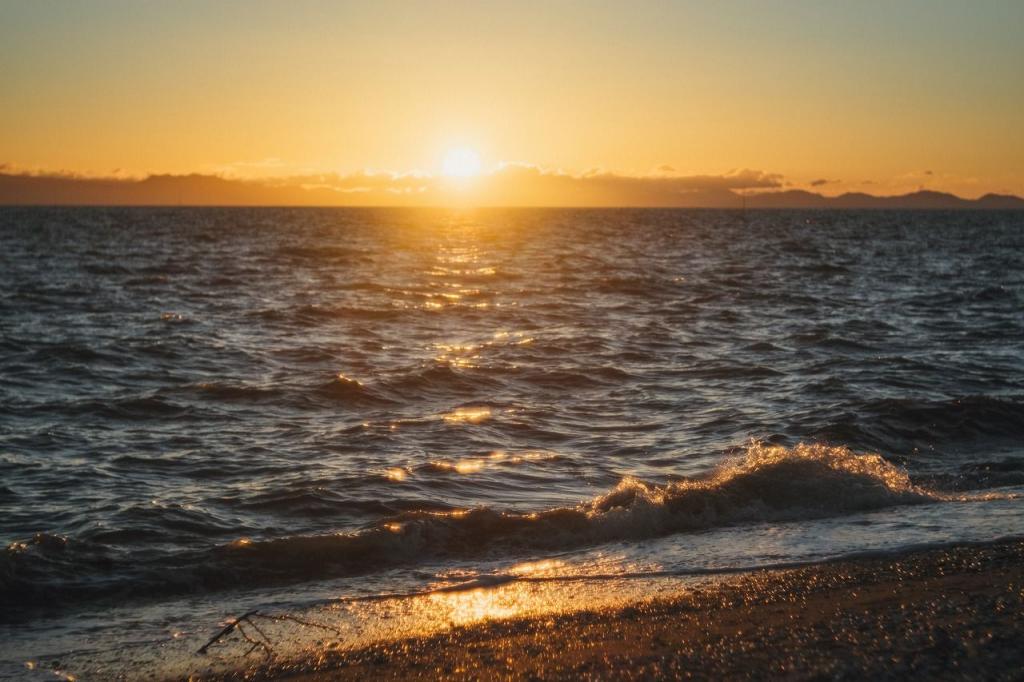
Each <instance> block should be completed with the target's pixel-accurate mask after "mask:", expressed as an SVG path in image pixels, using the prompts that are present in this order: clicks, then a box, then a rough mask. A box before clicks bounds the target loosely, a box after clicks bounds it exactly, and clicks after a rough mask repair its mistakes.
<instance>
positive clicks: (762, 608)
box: [246, 540, 1024, 682]
mask: <svg viewBox="0 0 1024 682" xmlns="http://www.w3.org/2000/svg"><path fill="white" fill-rule="evenodd" d="M1022 602H1024V542H1022V541H1019V540H1018V541H1006V542H1000V543H994V544H988V545H978V546H959V547H951V548H944V549H931V550H924V551H920V552H915V553H911V554H904V555H900V556H898V557H885V558H864V559H856V560H850V561H844V562H836V563H829V564H819V565H815V566H809V567H805V568H799V569H792V570H785V571H764V572H757V573H752V574H747V575H744V576H740V577H734V578H731V579H728V580H726V581H725V582H723V583H720V584H716V585H714V586H710V587H706V588H702V589H700V590H696V591H693V592H688V593H685V594H681V595H680V596H678V597H676V598H672V599H662V600H656V601H649V602H644V603H638V604H635V605H633V606H630V607H627V608H624V609H614V610H607V611H580V612H577V613H572V614H564V615H558V616H553V617H549V618H534V619H523V620H514V621H504V622H492V623H486V624H482V625H476V626H471V627H463V628H455V629H452V630H450V631H447V632H445V633H443V634H438V635H434V636H430V637H423V638H415V639H407V640H401V641H394V642H385V643H380V644H376V645H373V646H369V647H366V648H363V649H359V650H349V651H344V650H333V651H329V652H328V653H325V654H323V655H318V656H316V657H315V659H309V660H305V661H292V662H290V663H288V664H283V663H278V664H275V665H273V666H272V667H269V668H264V669H263V670H261V671H259V672H258V673H256V674H255V676H254V673H253V672H252V671H249V672H248V673H247V674H246V679H290V680H296V681H301V682H323V681H326V680H367V679H385V680H404V679H431V678H446V679H488V680H489V679H657V678H690V677H693V678H698V679H723V678H724V679H747V678H755V679H763V678H787V679H862V678H876V679H877V678H882V679H886V678H887V679H935V678H945V679H954V678H955V679H964V678H968V679H1022V678H1024V610H1022V607H1024V603H1022Z"/></svg>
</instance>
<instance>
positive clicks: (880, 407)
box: [814, 396, 1024, 453]
mask: <svg viewBox="0 0 1024 682" xmlns="http://www.w3.org/2000/svg"><path fill="white" fill-rule="evenodd" d="M814 435H815V437H817V438H820V439H825V440H827V441H830V442H841V443H850V444H855V445H856V446H857V447H864V448H868V449H872V450H880V451H882V452H886V453H909V452H914V451H915V450H929V451H934V450H935V449H936V448H939V449H947V448H955V449H956V450H958V451H962V450H963V449H965V448H967V449H971V448H974V449H976V448H983V449H984V450H991V449H992V448H993V446H994V445H996V444H997V443H998V442H999V441H1006V442H1009V443H1019V442H1020V440H1021V439H1024V401H1021V400H1019V399H1016V398H1012V397H1005V398H993V397H988V396H969V397H965V398H959V399H956V400H942V401H925V400H877V401H871V402H867V403H864V404H862V405H859V406H858V407H857V409H856V410H855V411H853V412H850V413H848V414H845V415H843V416H841V417H840V418H838V419H834V420H832V421H831V422H830V423H828V424H827V425H826V426H824V427H823V428H820V429H818V430H817V431H816V432H815V434H814Z"/></svg>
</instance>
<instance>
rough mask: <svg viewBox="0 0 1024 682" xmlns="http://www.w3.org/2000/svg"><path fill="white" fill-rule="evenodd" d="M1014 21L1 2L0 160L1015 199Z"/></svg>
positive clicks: (147, 169)
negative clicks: (533, 171) (461, 174)
mask: <svg viewBox="0 0 1024 682" xmlns="http://www.w3.org/2000/svg"><path fill="white" fill-rule="evenodd" d="M1022 28H1024V3H1021V2H1018V1H1016V0H1013V1H1006V2H1000V1H997V0H986V1H984V2H978V3H965V2H944V1H943V0H906V1H904V2H900V3H889V2H880V1H876V0H863V1H862V2H858V3H829V2H811V1H807V2H797V1H795V0H790V1H782V2H778V3H765V2H754V1H752V0H751V1H749V2H744V1H739V0H732V1H727V2H722V3H703V2H700V3H698V2H691V3H687V2H676V3H667V2H630V3H624V2H622V3H616V2H600V3H599V2H566V1H559V0H556V1H553V2H545V3H539V2H538V3H531V2H520V3H499V2H494V3H484V2H449V3H443V4H442V3H419V2H411V1H409V2H387V1H382V2H375V3H343V2H312V1H298V2H290V3H277V2H265V3H264V2H255V1H254V2H227V1H224V2H205V1H204V2H199V1H193V0H183V1H182V2H175V3H139V2H128V1H125V2H118V1H114V0H108V1H105V2H89V1H87V0H82V1H81V2H76V3H57V2H53V3H51V2H38V3H36V2H24V3H5V4H4V5H3V7H2V8H0V64H2V66H3V68H2V69H0V93H2V94H3V101H4V106H2V107H0V164H3V165H4V169H3V170H4V172H7V173H20V172H40V171H45V172H69V173H75V174H84V175H88V176H99V177H142V176H146V175H148V174H153V173H175V174H184V173H203V174H215V175H221V176H225V177H231V178H247V179H254V178H289V179H294V178H306V179H308V178H315V177H317V176H324V175H325V174H327V176H329V177H332V178H334V177H342V178H349V179H351V178H356V179H362V180H363V181H366V178H374V180H373V182H383V181H385V179H387V182H388V183H389V185H388V191H389V192H391V193H392V194H396V193H398V192H403V191H407V190H405V189H404V188H405V187H406V186H407V185H408V184H409V183H408V180H407V178H408V177H422V176H431V175H437V174H439V172H440V170H441V165H442V161H443V159H444V157H445V155H446V153H448V150H451V149H453V148H462V147H468V148H471V149H474V150H476V152H477V153H478V154H479V156H480V158H481V161H482V166H483V170H484V171H485V177H483V178H480V179H478V181H477V182H476V183H470V184H471V185H472V186H471V187H469V188H468V189H464V190H462V191H463V192H464V193H467V194H466V195H471V194H472V193H473V192H478V193H483V194H481V195H480V196H484V195H485V190H486V187H487V177H486V175H487V173H490V172H493V171H494V170H495V169H497V168H499V165H500V164H502V163H505V164H509V163H511V164H513V165H506V166H504V167H503V168H504V169H505V171H503V172H507V170H508V169H510V168H511V169H519V168H525V167H536V168H538V169H541V170H539V171H538V172H542V173H546V174H555V175H557V174H558V173H559V172H564V173H570V174H573V175H584V174H590V175H594V173H595V169H601V170H602V171H603V172H605V173H613V174H615V176H616V177H621V178H634V177H640V178H647V179H648V180H649V178H650V177H652V176H653V177H655V178H664V177H674V178H682V182H683V184H684V185H685V184H686V183H692V182H693V180H692V179H693V178H704V179H705V180H702V181H699V182H704V183H705V184H706V183H708V182H711V183H712V184H714V183H718V184H719V185H723V186H729V187H736V186H737V178H762V180H758V181H756V182H753V183H752V184H751V185H749V187H748V188H750V189H757V188H764V187H765V186H766V185H767V184H772V185H777V187H778V188H803V189H813V190H814V191H819V192H822V193H825V194H838V193H840V192H845V191H864V192H872V193H876V194H893V193H901V192H907V191H913V190H916V189H919V188H922V187H926V188H929V189H936V190H945V191H951V192H955V193H957V194H960V195H963V196H970V197H973V196H978V195H980V194H983V193H986V192H1005V193H1016V194H1022V195H1024V135H1022V134H1021V132H1020V124H1021V120H1022V119H1021V112H1022V111H1024V88H1022V87H1020V83H1021V77H1022V71H1024V47H1022V45H1024V41H1021V40H1020V31H1021V29H1022ZM518 164H523V165H518ZM743 169H754V170H752V171H745V170H743ZM409 173H416V174H418V175H414V176H409V175H408V174H409ZM763 178H773V181H772V182H771V183H765V182H764V180H763ZM709 179H713V180H709ZM289 181H291V180H289ZM346 182H350V180H346ZM655 182H662V180H660V179H657V180H656V181H655ZM677 182H679V181H678V180H677ZM744 182H745V180H744ZM492 184H493V183H492ZM739 184H742V182H740V183H739ZM590 186H594V185H593V184H591V185H590ZM686 186H689V185H686ZM349 189H351V187H349ZM740 189H743V188H742V187H740ZM339 191H340V190H339ZM537 191H541V190H537ZM543 191H544V192H548V193H554V192H559V191H565V188H564V183H561V185H560V183H558V182H553V183H550V182H549V183H546V185H545V189H544V190H543ZM608 191H609V192H612V190H608ZM509 196H513V200H511V201H510V200H505V201H502V202H501V203H516V202H518V201H530V199H529V196H528V195H525V194H524V195H522V197H521V198H519V199H516V198H515V196H514V195H509ZM608 196H610V197H612V198H613V199H614V197H615V196H616V195H614V193H612V194H609V195H608ZM543 198H545V199H549V200H550V202H551V203H559V202H558V196H553V195H552V196H549V195H543ZM599 203H604V202H599Z"/></svg>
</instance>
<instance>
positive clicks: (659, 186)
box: [0, 169, 1024, 210]
mask: <svg viewBox="0 0 1024 682" xmlns="http://www.w3.org/2000/svg"><path fill="white" fill-rule="evenodd" d="M728 180H730V178H729V177H725V178H717V177H713V176H698V177H689V178H677V177H656V176H640V177H629V176H621V175H614V174H609V173H604V174H590V175H586V174H585V175H582V176H573V175H568V174H564V173H559V172H542V171H538V170H536V169H517V170H516V171H515V172H497V173H494V174H492V175H489V176H485V177H481V178H480V181H479V183H478V185H479V186H478V187H477V188H476V189H475V190H473V192H472V193H466V194H462V195H460V194H457V193H454V192H452V191H451V190H450V189H446V188H445V186H444V185H443V181H442V180H440V179H438V178H432V177H430V176H419V175H405V176H402V175H387V174H379V175H370V174H355V175H350V176H337V175H323V176H317V177H306V178H285V179H276V180H275V179H268V180H240V179H232V178H224V177H220V176H216V175H203V174H188V175H150V176H148V177H146V178H142V179H121V178H88V177H81V176H76V175H63V174H30V173H10V172H7V173H4V172H0V205H7V206H11V205H17V206H27V205H34V206H40V205H48V206H82V205H92V206H392V205H393V206H444V205H450V204H451V203H452V198H453V197H454V198H456V199H460V200H461V201H462V203H466V204H471V205H477V206H578V207H588V206H593V207H610V206H616V207H638V208H640V207H661V208H674V207H678V208H732V209H736V208H750V209H762V208H768V209H795V208H803V209H934V210H957V209H979V210H985V209H988V210H991V209H995V210H1005V209H1024V199H1022V198H1020V197H1018V196H1014V195H1011V194H985V195H984V196H981V197H978V198H976V199H965V198H962V197H958V196H956V195H954V194H949V193H945V192H935V191H929V190H920V191H917V192H912V193H909V194H901V195H896V196H878V195H872V194H865V193H859V192H851V193H846V194H840V195H838V196H826V195H823V194H817V193H815V192H810V191H806V190H799V189H788V190H784V189H780V188H777V187H773V186H772V184H771V183H764V184H763V185H762V187H763V188H764V189H761V188H758V187H757V186H754V189H744V188H739V187H736V186H731V187H730V186H727V185H728V183H727V182H724V181H728ZM773 182H774V181H773Z"/></svg>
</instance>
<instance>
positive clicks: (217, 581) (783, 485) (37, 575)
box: [0, 442, 969, 606]
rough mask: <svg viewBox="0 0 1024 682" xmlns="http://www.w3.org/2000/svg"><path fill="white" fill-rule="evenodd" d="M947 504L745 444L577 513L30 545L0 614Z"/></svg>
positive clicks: (885, 471)
mask: <svg viewBox="0 0 1024 682" xmlns="http://www.w3.org/2000/svg"><path fill="white" fill-rule="evenodd" d="M952 499H969V498H967V497H963V496H962V497H960V498H956V497H952V496H950V495H947V494H944V493H941V492H938V491H935V490H929V489H926V488H924V487H921V486H918V485H915V484H914V483H913V482H912V481H911V479H910V477H909V476H908V475H907V473H906V472H905V471H904V470H903V469H902V468H900V467H898V466H896V465H894V464H892V463H889V462H887V461H886V460H885V459H883V458H882V457H881V456H879V455H875V454H856V453H854V452H853V451H851V450H850V449H848V448H846V447H842V446H827V445H822V444H800V445H796V446H794V447H792V448H785V447H782V446H776V445H767V444H764V443H758V442H755V443H752V444H750V445H749V446H748V447H747V448H746V449H745V450H744V451H743V453H742V455H741V456H739V457H737V458H736V459H734V460H733V461H731V462H729V463H728V464H725V465H723V466H721V467H720V468H718V469H717V470H715V471H714V472H712V473H711V474H710V475H708V476H706V477H702V478H693V479H686V480H682V481H677V482H673V483H669V484H667V485H660V486H659V485H652V484H649V483H645V482H642V481H639V480H636V479H632V478H630V479H625V480H623V481H622V482H621V483H620V484H619V485H618V486H616V487H615V488H614V489H612V490H610V491H608V492H607V493H605V494H603V495H600V496H598V497H596V498H594V499H591V500H589V501H587V502H584V503H582V504H580V505H577V506H575V507H561V508H555V509H549V510H545V511H538V512H531V513H519V512H508V511H502V510H499V509H493V508H489V507H481V508H475V509H462V510H452V511H444V512H438V511H423V510H419V511H410V512H405V513H402V514H398V515H395V516H392V517H389V518H387V519H384V520H383V521H381V522H380V523H378V524H377V525H375V526H372V527H369V528H367V529H365V530H362V531H358V532H354V533H345V534H341V533H339V534H330V535H314V536H292V537H283V538H278V539H270V540H248V539H243V540H239V541H236V542H234V543H231V544H229V545H221V546H218V547H216V548H213V549H212V550H209V549H207V550H196V551H191V552H185V553H178V554H175V555H172V556H165V557H163V558H161V559H159V560H152V561H142V560H140V562H139V563H138V564H132V563H131V561H130V556H118V555H117V553H115V552H113V551H111V550H110V549H109V548H107V547H105V546H103V545H98V544H93V543H87V542H75V541H73V540H69V541H64V540H63V539H58V540H54V539H53V537H52V536H37V538H36V540H34V541H28V542H24V543H15V544H13V545H11V547H9V548H8V550H7V552H6V553H5V554H4V555H3V559H2V561H0V595H2V598H3V599H2V601H4V602H6V603H11V604H21V605H25V606H28V605H31V604H34V603H39V602H43V603H50V601H51V600H53V599H57V598H61V597H63V598H66V599H76V598H84V597H90V596H91V597H101V596H111V595H114V594H116V595H118V596H123V595H125V594H126V593H136V594H139V595H147V596H153V595H156V594H168V593H189V592H196V591H203V590H216V589H228V588H232V587H238V586H242V585H244V586H247V587H252V586H256V585H261V584H282V583H292V582H301V581H306V580H315V579H326V578H332V577H339V576H344V575H358V574H365V573H368V572H373V571H377V570H380V569H381V568H384V567H388V566H396V565H400V564H410V563H418V562H424V561H431V560H444V559H448V560H452V559H454V560H470V559H479V558H483V557H496V556H507V555H517V554H520V553H524V552H527V553H528V552H545V551H554V550H566V549H572V548H576V547H583V546H588V545H595V544H600V543H605V542H611V541H620V540H643V539H645V538H652V537H657V536H664V535H669V534H675V533H686V532H693V531H701V530H706V529H711V528H717V527H722V526H729V525H736V524H746V523H759V522H784V521H796V520H805V519H816V518H825V517H831V516H841V515H845V514H851V513H857V512H863V511H868V510H874V509H879V508H884V507H889V506H893V505H909V504H924V503H931V502H939V501H944V500H952ZM40 538H41V539H40Z"/></svg>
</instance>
